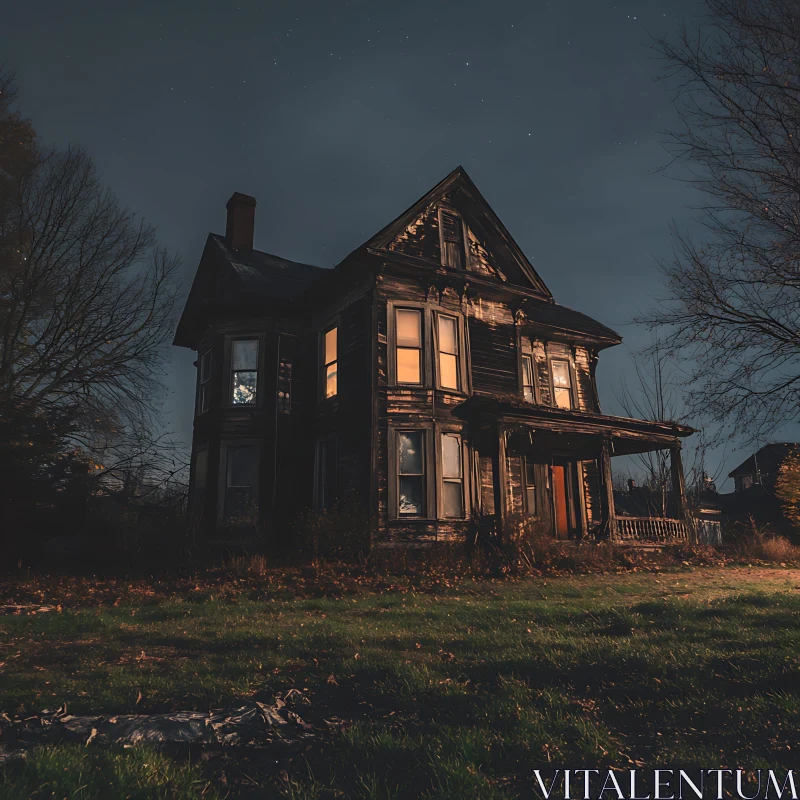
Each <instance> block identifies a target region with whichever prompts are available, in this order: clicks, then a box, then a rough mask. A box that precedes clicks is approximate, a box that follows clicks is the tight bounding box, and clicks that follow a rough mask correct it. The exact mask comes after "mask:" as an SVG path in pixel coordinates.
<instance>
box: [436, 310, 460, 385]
mask: <svg viewBox="0 0 800 800" xmlns="http://www.w3.org/2000/svg"><path fill="white" fill-rule="evenodd" d="M431 313H432V320H433V322H432V325H431V327H432V329H433V336H432V337H431V338H432V340H433V341H432V344H433V362H434V378H435V381H436V382H435V386H436V388H437V389H439V390H440V391H442V392H452V393H454V394H467V390H466V387H467V368H466V366H467V365H466V337H465V334H464V315H463V314H462V313H460V312H458V311H449V310H448V309H443V308H434V309H431ZM442 317H445V318H447V319H452V320H453V321H454V322H455V327H456V348H457V352H456V353H455V357H456V383H457V384H458V385H457V386H456V387H455V388H453V387H451V386H443V385H442V368H441V362H440V356H441V354H442V350H441V349H440V345H439V320H440V319H441V318H442ZM448 355H452V354H448Z"/></svg>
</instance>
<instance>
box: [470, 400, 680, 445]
mask: <svg viewBox="0 0 800 800" xmlns="http://www.w3.org/2000/svg"><path fill="white" fill-rule="evenodd" d="M454 413H455V414H456V415H457V416H459V417H461V418H462V419H466V420H471V421H474V422H478V423H479V424H486V423H490V424H497V425H499V426H502V427H503V428H504V429H506V430H508V431H512V432H520V433H525V432H527V433H532V432H535V433H536V438H537V440H540V441H541V442H542V444H546V445H548V446H551V447H554V448H555V447H566V448H568V449H580V450H595V449H599V447H600V444H601V442H602V440H603V439H604V438H610V439H611V441H612V443H613V455H632V454H634V453H646V452H649V451H651V450H661V449H664V448H667V447H671V446H674V445H675V444H677V443H678V441H679V440H680V439H681V438H684V437H686V436H691V434H693V433H694V432H695V431H694V428H691V427H689V426H688V425H678V424H676V423H672V422H652V421H649V420H642V419H632V418H628V417H614V416H610V415H607V414H596V413H593V412H589V411H570V410H567V409H564V408H554V407H552V406H542V405H534V404H532V403H525V402H524V401H522V400H521V399H519V398H517V397H509V398H498V397H496V396H488V395H473V396H472V397H469V398H468V399H467V400H465V401H464V402H463V403H461V404H460V405H459V406H458V407H457V408H456V409H455V410H454Z"/></svg>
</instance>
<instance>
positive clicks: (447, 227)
mask: <svg viewBox="0 0 800 800" xmlns="http://www.w3.org/2000/svg"><path fill="white" fill-rule="evenodd" d="M439 236H440V244H441V249H442V265H443V266H445V267H453V268H454V269H464V267H465V266H466V261H467V258H466V255H467V254H466V251H465V249H464V223H463V222H462V220H461V217H459V216H458V214H456V213H455V212H453V211H448V210H446V209H444V208H440V209H439Z"/></svg>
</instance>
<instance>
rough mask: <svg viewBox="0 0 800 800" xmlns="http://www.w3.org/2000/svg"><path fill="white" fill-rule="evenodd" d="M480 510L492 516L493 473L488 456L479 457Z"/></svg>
mask: <svg viewBox="0 0 800 800" xmlns="http://www.w3.org/2000/svg"><path fill="white" fill-rule="evenodd" d="M480 483H481V487H480V488H481V510H482V511H483V513H484V514H494V471H493V468H492V459H491V458H490V457H489V456H481V457H480Z"/></svg>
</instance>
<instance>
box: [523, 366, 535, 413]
mask: <svg viewBox="0 0 800 800" xmlns="http://www.w3.org/2000/svg"><path fill="white" fill-rule="evenodd" d="M534 397H535V396H534V392H533V356H530V355H523V356H522V399H523V400H524V401H525V402H526V403H533V402H534Z"/></svg>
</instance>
